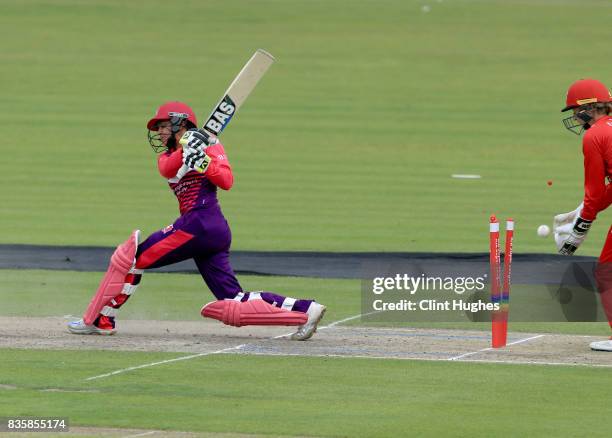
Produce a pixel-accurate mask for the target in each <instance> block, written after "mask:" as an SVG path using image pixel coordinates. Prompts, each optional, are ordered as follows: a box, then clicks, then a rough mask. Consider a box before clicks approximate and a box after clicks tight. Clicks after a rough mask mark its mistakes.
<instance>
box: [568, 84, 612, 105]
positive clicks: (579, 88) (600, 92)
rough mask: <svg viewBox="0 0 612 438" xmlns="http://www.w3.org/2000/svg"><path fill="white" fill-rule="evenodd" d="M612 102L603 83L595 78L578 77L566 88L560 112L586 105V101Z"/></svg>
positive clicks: (611, 96)
mask: <svg viewBox="0 0 612 438" xmlns="http://www.w3.org/2000/svg"><path fill="white" fill-rule="evenodd" d="M601 102H612V95H610V91H608V89H607V88H606V86H605V85H604V84H602V83H601V82H599V81H598V80H595V79H580V80H579V81H576V82H574V83H573V84H572V85H571V86H570V87H569V89H568V90H567V99H566V101H565V108H563V109H562V110H561V112H564V111H569V110H571V109H573V108H578V107H579V106H582V105H586V104H588V103H601Z"/></svg>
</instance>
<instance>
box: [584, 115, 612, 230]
mask: <svg viewBox="0 0 612 438" xmlns="http://www.w3.org/2000/svg"><path fill="white" fill-rule="evenodd" d="M582 153H583V154H584V207H583V208H582V212H581V214H580V216H581V217H582V218H583V219H586V220H595V218H596V217H597V213H599V212H600V211H602V210H605V209H606V208H608V206H609V205H610V204H612V184H611V183H612V117H610V116H604V117H602V118H600V119H599V120H597V121H596V122H595V123H594V124H593V126H591V128H589V129H588V130H587V131H586V132H585V133H584V138H583V139H582Z"/></svg>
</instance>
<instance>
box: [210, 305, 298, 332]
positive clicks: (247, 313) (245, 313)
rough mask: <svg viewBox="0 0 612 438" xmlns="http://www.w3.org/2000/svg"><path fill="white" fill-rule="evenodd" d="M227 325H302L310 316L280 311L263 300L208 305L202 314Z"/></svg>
mask: <svg viewBox="0 0 612 438" xmlns="http://www.w3.org/2000/svg"><path fill="white" fill-rule="evenodd" d="M200 313H201V314H202V316H203V317H205V318H212V319H216V320H218V321H221V322H223V323H224V324H227V325H232V326H235V327H242V326H245V325H302V324H306V321H307V320H308V315H307V314H305V313H302V312H294V311H291V310H285V309H280V308H278V307H276V306H273V305H271V304H268V303H266V302H265V301H263V300H251V301H245V302H240V301H234V300H219V301H213V302H210V303H208V304H206V305H205V306H204V307H203V308H202V311H201V312H200Z"/></svg>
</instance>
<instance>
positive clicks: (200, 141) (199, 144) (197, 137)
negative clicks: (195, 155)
mask: <svg viewBox="0 0 612 438" xmlns="http://www.w3.org/2000/svg"><path fill="white" fill-rule="evenodd" d="M179 143H180V144H181V145H183V149H185V148H191V149H206V148H207V147H208V146H210V145H213V144H215V143H217V138H216V137H214V136H213V135H211V134H209V133H208V132H206V131H204V130H203V129H192V130H189V131H187V132H185V133H184V134H183V136H182V137H181V139H180V140H179Z"/></svg>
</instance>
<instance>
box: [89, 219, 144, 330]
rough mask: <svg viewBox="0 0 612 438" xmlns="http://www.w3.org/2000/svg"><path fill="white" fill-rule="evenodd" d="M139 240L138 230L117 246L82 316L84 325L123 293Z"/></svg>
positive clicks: (134, 260)
mask: <svg viewBox="0 0 612 438" xmlns="http://www.w3.org/2000/svg"><path fill="white" fill-rule="evenodd" d="M139 238H140V230H136V231H134V232H132V235H131V236H130V238H129V239H128V240H126V241H125V242H123V243H122V244H121V245H119V246H118V247H117V249H116V250H115V252H114V253H113V255H112V256H111V260H110V263H109V265H108V270H107V271H106V274H105V275H104V277H103V278H102V281H101V282H100V286H98V291H97V292H96V294H95V295H94V297H93V298H92V299H91V302H90V303H89V306H88V307H87V310H86V311H85V314H84V315H83V321H84V322H85V324H87V325H91V324H93V323H94V321H95V320H96V318H97V317H98V315H99V314H100V311H101V310H102V308H103V307H104V306H105V305H106V304H107V303H108V302H109V301H110V300H112V299H113V298H115V297H116V296H118V295H119V294H121V292H122V291H123V286H124V284H125V276H126V275H127V274H128V273H129V272H130V270H131V269H132V268H133V267H134V264H135V263H136V250H137V249H138V240H139Z"/></svg>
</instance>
